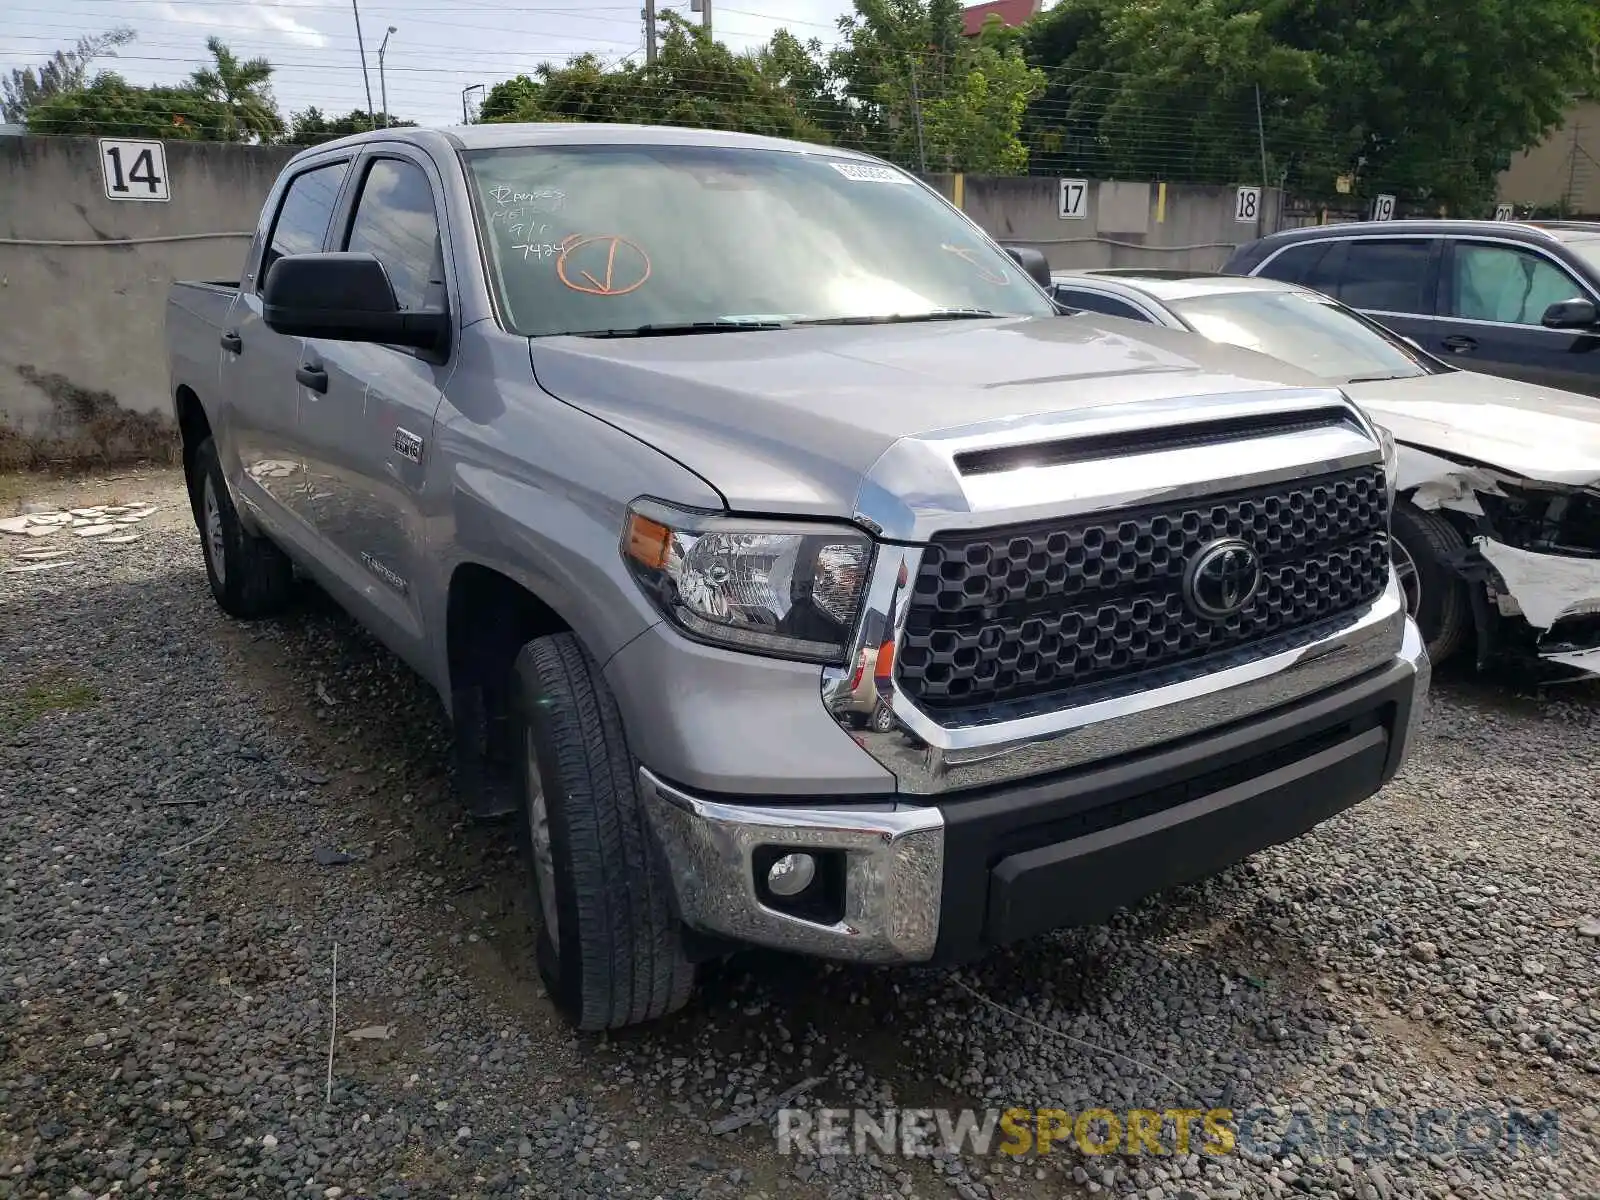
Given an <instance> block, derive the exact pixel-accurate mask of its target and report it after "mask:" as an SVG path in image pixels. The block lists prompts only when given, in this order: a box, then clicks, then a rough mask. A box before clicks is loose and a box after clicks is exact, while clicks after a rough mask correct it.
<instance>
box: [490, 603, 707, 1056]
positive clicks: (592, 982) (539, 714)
mask: <svg viewBox="0 0 1600 1200" xmlns="http://www.w3.org/2000/svg"><path fill="white" fill-rule="evenodd" d="M514 703H515V706H516V707H515V714H516V715H515V722H516V726H517V733H518V735H519V736H518V737H517V739H516V744H517V746H518V748H519V753H518V759H519V771H520V774H521V777H522V789H523V796H524V801H525V811H526V813H527V820H528V842H529V845H530V848H531V852H532V853H531V857H532V859H533V864H532V865H533V882H534V900H535V902H536V904H537V906H538V909H539V913H540V928H539V934H538V943H537V948H536V953H537V957H538V967H539V974H540V977H541V978H542V979H543V981H544V985H545V989H546V990H547V991H548V992H549V993H550V997H551V999H552V1000H553V1001H554V1002H555V1004H556V1007H557V1008H558V1009H560V1010H561V1013H562V1015H563V1016H564V1017H565V1018H566V1019H567V1020H568V1021H569V1022H571V1023H572V1024H573V1025H575V1026H577V1027H578V1028H579V1029H585V1030H598V1029H616V1028H619V1027H621V1026H624V1025H633V1024H637V1023H639V1022H642V1021H650V1020H654V1019H656V1018H657V1017H662V1016H665V1015H666V1014H667V1013H670V1012H673V1011H675V1010H676V1009H679V1008H682V1007H683V1006H684V1004H686V1003H687V1002H688V1000H689V996H690V994H691V992H692V991H693V989H694V966H693V964H692V963H690V962H689V960H688V958H687V957H686V955H685V954H684V948H683V935H682V928H681V926H680V925H679V923H678V920H677V917H676V915H675V914H674V912H673V908H672V901H671V892H670V888H671V884H670V880H669V878H668V874H667V868H666V864H665V863H664V862H663V861H662V859H661V855H660V852H659V851H658V849H657V848H656V842H655V839H654V838H653V837H652V836H651V833H650V830H649V829H648V827H647V825H646V819H645V814H644V809H643V805H642V804H641V803H640V800H639V795H638V784H637V779H638V764H637V763H636V762H635V761H634V758H633V755H632V753H631V752H630V751H629V749H628V743H627V739H626V737H625V736H624V733H623V728H622V718H621V714H620V713H619V712H618V711H617V705H616V700H615V699H614V698H613V697H612V695H611V692H610V689H608V688H607V687H606V685H605V681H604V680H603V679H602V678H601V677H600V672H599V668H598V666H597V665H596V664H595V662H594V660H593V659H592V658H590V657H589V655H588V654H587V653H586V652H585V651H584V649H583V647H582V646H581V645H580V644H579V642H578V640H577V638H576V637H574V636H573V635H572V634H570V633H560V634H553V635H551V636H549V637H542V638H536V639H534V640H533V641H531V642H529V643H528V644H527V645H526V646H524V647H523V648H522V651H521V653H520V654H519V655H518V656H517V662H516V686H515V694H514Z"/></svg>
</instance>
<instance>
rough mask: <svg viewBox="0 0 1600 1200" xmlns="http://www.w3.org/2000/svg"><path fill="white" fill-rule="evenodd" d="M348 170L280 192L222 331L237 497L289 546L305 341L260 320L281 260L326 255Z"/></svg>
mask: <svg viewBox="0 0 1600 1200" xmlns="http://www.w3.org/2000/svg"><path fill="white" fill-rule="evenodd" d="M349 168H350V163H349V159H348V156H346V157H344V158H335V159H332V160H327V161H322V162H313V163H311V164H309V165H307V166H306V167H305V168H304V169H302V170H299V171H297V172H296V173H295V174H294V175H293V176H292V177H291V178H290V179H289V180H288V181H287V183H286V185H285V186H283V187H282V188H281V189H279V191H278V194H277V196H276V197H275V208H274V210H273V212H272V214H271V216H270V218H269V220H270V222H271V224H270V227H269V228H268V230H267V232H266V235H265V239H264V241H263V250H262V254H261V261H260V263H259V264H257V265H256V267H255V269H254V271H253V272H252V273H250V274H247V275H246V276H245V277H244V278H243V279H241V280H240V286H239V298H238V300H237V302H236V303H235V304H234V306H233V309H232V310H231V312H230V314H229V324H228V327H227V328H225V329H224V330H223V331H222V347H223V348H222V374H221V378H222V383H221V387H222V391H223V400H224V401H225V402H226V403H227V404H228V405H230V407H231V414H232V415H231V421H230V427H231V432H232V437H233V452H234V454H235V455H236V456H237V458H238V461H239V468H240V473H241V477H240V479H239V480H238V489H239V494H240V497H241V498H242V499H244V500H245V501H247V502H248V503H250V504H251V505H252V506H253V507H254V508H255V509H256V510H257V511H258V512H259V513H260V514H261V516H262V518H263V520H264V521H265V522H266V523H267V524H268V525H270V526H273V527H274V528H276V529H278V530H279V531H280V532H285V533H289V534H290V536H291V538H293V530H292V525H293V522H292V520H291V517H292V514H293V513H294V512H295V511H296V508H297V506H298V504H297V495H298V493H299V491H300V490H301V489H302V488H303V486H304V483H305V479H304V469H305V463H304V456H303V454H302V449H303V447H302V444H301V442H300V430H299V420H300V393H301V391H302V389H301V388H300V386H299V385H298V384H297V383H296V382H295V368H296V367H297V366H298V365H299V362H300V343H301V342H302V341H303V340H304V339H302V338H298V337H288V336H286V335H284V334H281V333H277V332H274V331H273V330H271V329H269V328H268V327H267V325H266V322H264V321H263V320H262V318H261V289H262V286H263V285H264V283H265V281H266V277H267V271H268V270H269V269H270V268H271V266H272V264H273V263H274V262H276V261H277V260H278V259H279V258H281V257H283V256H284V255H286V254H306V253H313V252H315V251H318V250H321V249H323V246H324V244H325V242H326V240H327V236H328V231H329V228H330V226H331V224H332V220H333V213H334V210H335V208H336V207H337V206H338V202H339V196H340V192H341V190H342V189H343V186H344V182H345V177H346V175H347V174H348V172H349Z"/></svg>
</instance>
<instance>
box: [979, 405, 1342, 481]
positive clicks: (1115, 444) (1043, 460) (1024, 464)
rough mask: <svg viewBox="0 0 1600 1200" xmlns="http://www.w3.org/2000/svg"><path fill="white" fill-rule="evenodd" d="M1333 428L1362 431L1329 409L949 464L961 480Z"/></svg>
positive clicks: (1127, 434)
mask: <svg viewBox="0 0 1600 1200" xmlns="http://www.w3.org/2000/svg"><path fill="white" fill-rule="evenodd" d="M1337 427H1343V428H1345V429H1350V430H1354V431H1355V432H1357V433H1360V432H1361V426H1360V425H1359V424H1358V423H1357V422H1356V419H1355V417H1354V416H1353V415H1352V414H1351V412H1350V410H1349V409H1347V408H1343V407H1340V406H1337V405H1329V406H1327V407H1325V408H1310V409H1299V410H1298V411H1294V412H1278V413H1253V414H1250V415H1246V416H1237V417H1222V418H1214V419H1211V420H1201V421H1190V422H1187V423H1185V424H1181V425H1168V426H1164V427H1160V428H1154V429H1133V430H1119V431H1118V432H1116V433H1102V434H1090V435H1088V436H1086V437H1075V438H1063V439H1060V440H1058V441H1048V442H1033V443H1031V444H1023V445H1012V446H985V447H982V448H979V449H974V450H962V451H959V452H958V453H956V454H955V455H954V456H953V461H954V462H955V467H956V470H957V471H958V472H960V474H962V475H963V476H973V475H998V474H1002V473H1005V472H1008V471H1021V470H1027V469H1029V468H1032V467H1062V466H1070V465H1072V464H1074V463H1085V462H1095V461H1098V460H1101V459H1107V458H1124V457H1127V456H1128V455H1133V454H1159V453H1161V452H1162V451H1166V450H1189V449H1194V448H1197V447H1200V446H1208V445H1213V444H1217V443H1222V442H1236V441H1241V440H1244V439H1248V438H1259V437H1275V436H1279V435H1282V434H1288V433H1303V432H1306V431H1308V430H1313V429H1330V428H1337Z"/></svg>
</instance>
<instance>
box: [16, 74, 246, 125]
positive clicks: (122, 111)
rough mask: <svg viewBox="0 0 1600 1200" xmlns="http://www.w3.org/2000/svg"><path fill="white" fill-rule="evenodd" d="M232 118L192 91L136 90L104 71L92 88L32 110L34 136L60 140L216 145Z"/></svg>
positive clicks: (44, 102)
mask: <svg viewBox="0 0 1600 1200" xmlns="http://www.w3.org/2000/svg"><path fill="white" fill-rule="evenodd" d="M225 121H226V114H225V113H224V112H223V110H222V108H221V106H220V105H218V104H216V103H215V102H214V101H211V100H208V99H206V98H205V97H204V96H201V95H199V94H198V93H196V92H194V91H193V90H191V89H189V88H186V87H136V86H135V85H133V84H131V83H129V82H128V81H127V80H125V79H123V78H122V76H120V75H117V74H115V73H114V72H111V71H102V72H101V73H100V74H98V75H96V76H95V77H94V80H93V82H91V83H90V84H89V85H88V86H87V87H83V88H79V89H78V90H77V91H72V92H62V93H60V94H58V95H55V96H51V97H50V98H49V99H47V100H41V101H40V102H38V103H37V104H34V105H33V106H32V107H31V108H29V109H28V132H29V133H38V134H47V135H58V136H63V137H65V136H74V135H75V136H79V137H92V136H97V135H98V136H105V137H157V138H176V139H180V140H188V141H198V140H206V141H215V140H218V139H219V138H221V137H222V131H223V128H224V125H225Z"/></svg>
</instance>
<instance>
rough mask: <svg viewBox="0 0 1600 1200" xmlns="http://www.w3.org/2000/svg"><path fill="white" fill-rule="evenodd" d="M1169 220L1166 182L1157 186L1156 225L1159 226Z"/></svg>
mask: <svg viewBox="0 0 1600 1200" xmlns="http://www.w3.org/2000/svg"><path fill="white" fill-rule="evenodd" d="M1166 219H1167V185H1166V182H1165V181H1162V182H1161V183H1158V184H1156V224H1157V225H1159V224H1161V223H1162V222H1163V221H1165V220H1166Z"/></svg>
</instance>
